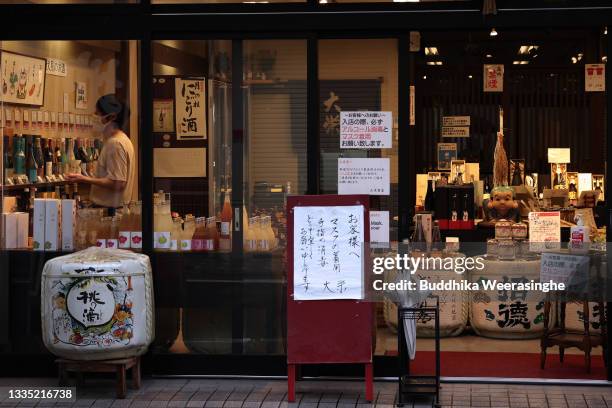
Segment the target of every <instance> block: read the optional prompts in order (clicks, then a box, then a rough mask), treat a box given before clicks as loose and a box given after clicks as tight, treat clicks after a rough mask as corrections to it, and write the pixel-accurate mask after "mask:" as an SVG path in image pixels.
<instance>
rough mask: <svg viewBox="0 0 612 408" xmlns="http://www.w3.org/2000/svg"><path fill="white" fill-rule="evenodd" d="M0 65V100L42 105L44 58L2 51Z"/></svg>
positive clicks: (45, 63)
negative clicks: (0, 85)
mask: <svg viewBox="0 0 612 408" xmlns="http://www.w3.org/2000/svg"><path fill="white" fill-rule="evenodd" d="M0 56H1V58H2V61H1V64H0V66H2V67H3V69H2V72H1V73H0V74H1V76H2V81H0V82H2V92H1V93H0V100H2V101H3V102H4V103H14V104H20V105H35V106H42V105H43V100H44V96H45V72H46V65H47V61H46V60H45V59H44V58H35V57H28V56H25V55H20V54H13V53H10V52H6V51H2V53H0Z"/></svg>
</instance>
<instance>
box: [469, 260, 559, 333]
mask: <svg viewBox="0 0 612 408" xmlns="http://www.w3.org/2000/svg"><path fill="white" fill-rule="evenodd" d="M470 275H471V280H472V282H477V283H479V287H480V290H479V291H473V292H471V294H470V322H471V325H472V327H473V329H474V331H475V332H476V333H477V334H478V335H480V336H484V337H492V338H497V339H533V338H537V337H540V336H541V335H542V332H543V330H544V300H545V295H544V294H543V293H541V292H536V291H529V292H528V291H523V290H485V289H484V282H485V281H495V282H496V283H528V282H530V281H531V280H532V279H533V280H534V281H535V282H539V280H540V260H539V259H537V260H523V259H515V260H509V261H505V260H492V259H486V260H484V268H483V269H482V270H472V271H471V274H470ZM550 321H551V323H552V322H554V311H553V310H551V320H550Z"/></svg>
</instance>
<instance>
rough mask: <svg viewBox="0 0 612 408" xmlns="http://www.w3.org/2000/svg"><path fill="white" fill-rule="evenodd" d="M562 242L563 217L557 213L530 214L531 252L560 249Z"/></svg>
mask: <svg viewBox="0 0 612 408" xmlns="http://www.w3.org/2000/svg"><path fill="white" fill-rule="evenodd" d="M560 242H561V215H560V213H559V212H557V211H551V212H535V211H534V212H530V213H529V250H530V251H544V250H550V249H558V248H559V247H560Z"/></svg>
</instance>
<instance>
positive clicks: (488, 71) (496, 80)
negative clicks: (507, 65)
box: [483, 64, 504, 92]
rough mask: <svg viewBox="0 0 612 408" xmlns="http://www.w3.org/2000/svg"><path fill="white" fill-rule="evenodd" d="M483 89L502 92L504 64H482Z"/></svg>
mask: <svg viewBox="0 0 612 408" xmlns="http://www.w3.org/2000/svg"><path fill="white" fill-rule="evenodd" d="M483 78H484V91H485V92H503V91H504V66H503V64H485V65H484V73H483Z"/></svg>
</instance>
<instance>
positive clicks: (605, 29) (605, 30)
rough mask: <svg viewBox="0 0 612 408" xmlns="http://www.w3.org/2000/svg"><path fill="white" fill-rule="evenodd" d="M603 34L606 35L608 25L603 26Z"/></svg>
mask: <svg viewBox="0 0 612 408" xmlns="http://www.w3.org/2000/svg"><path fill="white" fill-rule="evenodd" d="M604 35H608V26H605V27H604Z"/></svg>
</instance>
